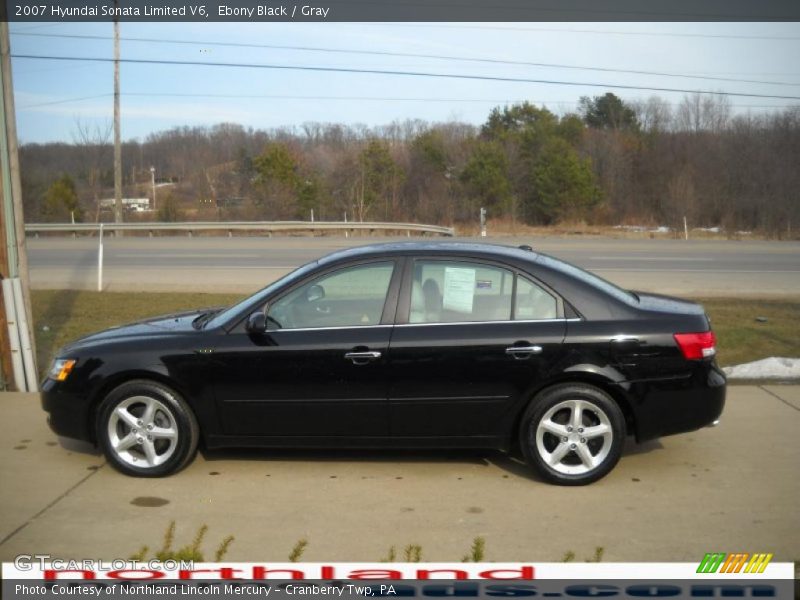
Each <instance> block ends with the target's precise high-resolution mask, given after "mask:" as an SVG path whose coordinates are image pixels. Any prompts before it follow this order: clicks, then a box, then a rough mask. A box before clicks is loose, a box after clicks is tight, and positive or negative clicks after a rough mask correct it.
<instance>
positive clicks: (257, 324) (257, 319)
mask: <svg viewBox="0 0 800 600" xmlns="http://www.w3.org/2000/svg"><path fill="white" fill-rule="evenodd" d="M245 329H246V330H247V333H256V334H262V333H266V331H267V314H266V313H264V312H254V313H253V314H252V315H250V316H249V317H247V324H246V325H245Z"/></svg>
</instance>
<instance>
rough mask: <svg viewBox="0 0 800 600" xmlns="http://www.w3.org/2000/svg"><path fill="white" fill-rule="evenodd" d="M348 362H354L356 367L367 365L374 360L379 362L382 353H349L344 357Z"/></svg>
mask: <svg viewBox="0 0 800 600" xmlns="http://www.w3.org/2000/svg"><path fill="white" fill-rule="evenodd" d="M344 357H345V358H346V359H347V360H352V361H353V364H354V365H366V364H367V363H370V362H372V361H373V360H378V359H379V358H380V357H381V353H380V352H375V351H369V352H348V353H347V354H345V355H344Z"/></svg>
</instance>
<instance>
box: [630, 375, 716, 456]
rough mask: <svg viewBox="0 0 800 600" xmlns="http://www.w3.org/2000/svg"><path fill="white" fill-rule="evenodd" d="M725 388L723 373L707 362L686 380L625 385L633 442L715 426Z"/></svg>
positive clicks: (677, 379)
mask: <svg viewBox="0 0 800 600" xmlns="http://www.w3.org/2000/svg"><path fill="white" fill-rule="evenodd" d="M726 385H727V382H726V379H725V374H724V373H723V372H722V371H721V370H720V369H719V368H718V367H717V366H716V365H715V364H713V363H710V362H709V363H698V365H697V367H696V368H695V369H694V370H693V371H692V372H691V373H690V374H689V376H688V377H683V378H673V379H660V380H648V381H638V382H630V383H628V384H625V387H626V388H627V389H626V390H625V392H626V395H627V397H628V399H629V403H630V406H631V410H632V411H633V415H634V432H635V434H636V439H637V440H638V441H645V440H649V439H653V438H657V437H662V436H667V435H673V434H676V433H685V432H687V431H695V430H697V429H700V428H702V427H708V426H714V425H716V424H718V423H719V418H720V415H721V414H722V410H723V408H724V407H725V393H726Z"/></svg>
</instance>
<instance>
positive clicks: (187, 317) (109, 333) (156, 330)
mask: <svg viewBox="0 0 800 600" xmlns="http://www.w3.org/2000/svg"><path fill="white" fill-rule="evenodd" d="M210 310H215V309H208V308H205V309H198V310H192V311H185V312H180V313H174V314H170V315H161V316H158V317H151V318H148V319H143V320H141V321H136V322H134V323H129V324H127V325H118V326H116V327H111V328H109V329H105V330H103V331H98V332H97V333H92V334H90V335H87V336H86V337H83V338H80V339H78V340H75V341H74V342H72V343H71V344H69V345H67V346H65V347H64V348H63V351H69V350H70V349H74V348H77V347H79V346H86V345H90V344H96V343H102V342H109V341H113V340H116V339H121V338H132V337H149V336H155V335H157V336H163V335H172V334H182V333H188V332H193V331H197V330H196V329H195V328H194V327H193V326H192V322H193V321H194V320H195V319H196V318H197V317H199V316H200V315H202V314H204V313H207V312H209V311H210Z"/></svg>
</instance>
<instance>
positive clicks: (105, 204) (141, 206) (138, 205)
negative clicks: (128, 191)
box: [100, 198, 150, 212]
mask: <svg viewBox="0 0 800 600" xmlns="http://www.w3.org/2000/svg"><path fill="white" fill-rule="evenodd" d="M100 206H101V208H114V198H103V199H102V200H100ZM122 207H123V208H124V209H125V210H130V211H134V212H144V211H147V210H150V198H123V199H122Z"/></svg>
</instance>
